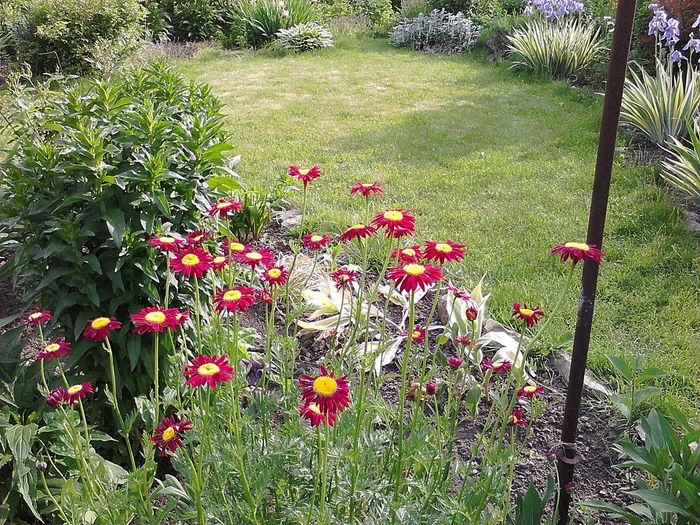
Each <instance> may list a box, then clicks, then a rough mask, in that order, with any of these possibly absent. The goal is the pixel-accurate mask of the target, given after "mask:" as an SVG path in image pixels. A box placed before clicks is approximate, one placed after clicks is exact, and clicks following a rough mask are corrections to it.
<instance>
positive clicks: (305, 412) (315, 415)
mask: <svg viewBox="0 0 700 525" xmlns="http://www.w3.org/2000/svg"><path fill="white" fill-rule="evenodd" d="M299 415H300V416H301V417H303V418H305V419H308V420H309V422H310V423H311V426H312V427H317V426H319V425H320V424H321V423H325V420H326V419H328V426H329V427H332V426H333V425H334V424H335V419H336V415H335V412H325V413H324V412H322V411H321V407H319V406H318V405H317V404H316V403H308V404H306V405H301V406H300V407H299Z"/></svg>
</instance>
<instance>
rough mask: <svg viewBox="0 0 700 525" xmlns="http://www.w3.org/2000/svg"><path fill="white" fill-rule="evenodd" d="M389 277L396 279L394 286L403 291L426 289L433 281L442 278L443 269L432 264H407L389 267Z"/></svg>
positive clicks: (387, 274)
mask: <svg viewBox="0 0 700 525" xmlns="http://www.w3.org/2000/svg"><path fill="white" fill-rule="evenodd" d="M386 276H387V279H390V280H392V281H394V286H395V287H396V288H397V289H399V290H401V291H403V292H411V291H415V290H416V289H418V288H421V289H423V290H425V289H426V288H428V287H429V286H430V285H432V284H433V283H435V282H437V281H439V280H440V279H442V270H441V269H440V268H438V267H435V266H432V265H430V264H413V263H411V264H406V265H404V266H396V267H394V268H389V270H388V271H387V272H386Z"/></svg>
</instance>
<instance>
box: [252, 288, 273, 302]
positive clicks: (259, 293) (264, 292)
mask: <svg viewBox="0 0 700 525" xmlns="http://www.w3.org/2000/svg"><path fill="white" fill-rule="evenodd" d="M255 297H257V298H258V300H259V301H260V302H261V303H265V304H272V290H270V289H269V288H260V289H258V290H255Z"/></svg>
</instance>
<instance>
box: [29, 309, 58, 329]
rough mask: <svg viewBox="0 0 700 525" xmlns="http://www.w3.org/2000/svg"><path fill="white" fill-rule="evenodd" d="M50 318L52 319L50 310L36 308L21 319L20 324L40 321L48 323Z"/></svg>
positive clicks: (40, 322)
mask: <svg viewBox="0 0 700 525" xmlns="http://www.w3.org/2000/svg"><path fill="white" fill-rule="evenodd" d="M51 319H53V316H52V315H51V312H49V311H48V310H40V309H39V308H37V309H36V310H34V311H33V312H32V313H30V314H29V315H28V316H27V317H25V318H24V319H22V324H33V325H40V324H42V323H48V322H49V321H51Z"/></svg>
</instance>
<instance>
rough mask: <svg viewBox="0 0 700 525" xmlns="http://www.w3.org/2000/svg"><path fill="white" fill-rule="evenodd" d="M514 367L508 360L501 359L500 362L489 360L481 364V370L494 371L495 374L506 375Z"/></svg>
mask: <svg viewBox="0 0 700 525" xmlns="http://www.w3.org/2000/svg"><path fill="white" fill-rule="evenodd" d="M512 367H513V363H511V362H510V361H508V360H507V359H499V360H498V361H495V362H494V361H491V360H490V359H489V358H486V359H484V360H483V361H482V362H481V368H483V369H484V370H493V371H494V372H502V373H504V374H506V373H508V370H510V369H511V368H512Z"/></svg>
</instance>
